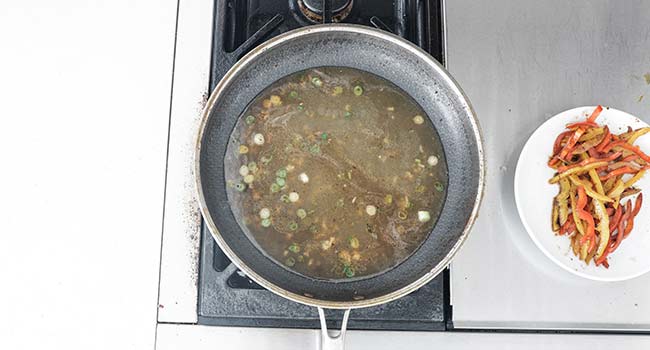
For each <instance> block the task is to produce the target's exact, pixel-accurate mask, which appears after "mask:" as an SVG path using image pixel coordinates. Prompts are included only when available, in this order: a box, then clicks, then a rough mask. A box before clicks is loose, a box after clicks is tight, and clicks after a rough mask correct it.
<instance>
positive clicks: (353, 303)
mask: <svg viewBox="0 0 650 350" xmlns="http://www.w3.org/2000/svg"><path fill="white" fill-rule="evenodd" d="M327 32H348V33H354V34H360V35H367V36H370V37H374V38H376V39H378V40H383V41H388V42H390V43H392V44H396V45H398V46H399V47H401V48H402V49H404V50H405V51H408V52H409V53H410V54H412V55H414V56H415V57H417V58H419V59H420V60H422V61H423V62H426V64H428V65H429V66H430V67H431V68H432V69H433V70H435V71H436V72H437V73H439V75H440V76H441V78H442V80H444V81H446V82H447V84H448V85H449V86H450V88H451V91H453V93H454V94H456V95H457V96H460V97H461V100H462V101H463V102H464V104H465V105H464V106H462V107H463V109H466V112H467V114H469V116H470V125H471V127H472V131H473V135H474V137H475V141H476V147H477V156H478V168H479V174H478V183H477V188H476V198H475V200H474V203H473V206H472V210H471V212H470V216H469V218H468V220H467V223H466V224H465V227H464V228H463V231H462V233H461V235H460V236H459V237H458V239H457V240H456V243H455V244H454V245H453V246H452V248H451V249H450V250H449V252H448V253H447V254H446V255H445V257H444V258H443V259H442V260H441V261H440V262H439V263H438V264H437V265H436V266H435V267H434V268H432V269H431V270H430V271H429V272H427V273H425V274H423V275H422V276H421V277H420V278H418V279H416V280H415V281H413V282H411V283H410V284H408V285H406V286H404V287H402V288H400V289H397V290H395V291H392V292H390V293H387V294H384V295H381V296H377V297H374V298H370V299H361V300H350V301H332V300H322V299H317V298H311V297H307V296H304V295H300V294H296V293H293V292H290V291H288V290H286V289H284V288H281V287H279V286H278V285H276V284H274V283H272V282H270V281H268V280H267V279H265V278H263V277H262V276H260V275H259V274H257V273H256V272H255V270H254V269H252V268H250V267H249V266H248V265H247V264H246V263H245V262H244V261H242V260H241V259H239V257H238V256H237V254H235V253H234V252H233V250H232V249H230V247H229V246H228V243H227V242H226V241H225V239H224V238H223V237H222V236H221V234H220V233H219V230H218V229H217V226H216V224H215V222H214V220H213V218H212V216H211V215H210V212H209V210H208V207H207V203H206V200H205V196H204V193H203V187H202V186H201V172H200V165H201V161H200V156H201V144H202V140H203V135H204V133H205V130H206V126H207V122H208V120H209V118H210V114H211V111H212V107H213V106H214V104H215V102H216V101H217V100H218V99H219V97H220V96H221V95H222V94H223V92H224V91H225V89H226V88H227V87H228V86H229V85H230V82H231V81H232V80H233V79H234V78H235V77H236V76H237V74H238V73H239V71H240V70H242V69H243V68H244V67H247V66H248V65H249V64H250V62H252V61H253V60H254V59H255V58H256V57H257V56H259V55H261V54H262V53H264V52H265V51H267V50H271V49H273V48H274V47H277V46H278V45H281V44H282V43H284V42H286V41H290V40H294V39H295V38H298V37H301V36H304V35H310V34H314V33H327ZM193 169H194V172H195V174H194V179H195V185H196V189H197V195H198V201H199V207H200V209H201V213H202V215H203V218H204V220H205V222H206V225H207V226H208V228H209V231H210V234H211V235H212V237H213V239H214V240H215V241H216V242H217V244H218V245H219V247H220V248H221V249H222V250H223V251H224V254H226V256H227V257H228V258H229V259H230V260H231V261H232V262H233V264H235V266H237V267H238V268H239V269H241V270H242V271H243V272H244V273H245V274H246V275H247V276H248V277H250V278H251V279H252V280H253V281H255V282H257V283H258V284H260V285H261V286H263V287H264V288H266V289H267V290H269V291H271V292H273V293H275V294H277V295H279V296H282V297H284V298H287V299H289V300H292V301H295V302H298V303H301V304H305V305H309V306H315V307H325V308H331V309H351V308H361V307H369V306H374V305H379V304H383V303H387V302H389V301H392V300H395V299H398V298H400V297H402V296H404V295H407V294H409V293H411V292H413V291H415V290H417V289H418V288H420V287H422V286H423V285H424V284H426V283H427V282H429V281H431V280H432V279H433V278H434V277H436V276H437V275H438V274H439V273H440V272H441V271H442V270H443V269H444V268H445V267H446V266H447V265H448V264H449V263H450V261H451V259H452V258H453V257H454V256H455V254H456V253H457V251H458V250H459V249H460V247H461V246H462V245H463V244H464V242H465V241H466V239H467V236H468V235H469V232H470V231H471V228H472V226H473V224H474V222H475V220H476V217H477V216H478V211H479V208H480V204H481V201H482V198H483V194H484V187H485V173H486V166H485V156H484V151H483V141H482V135H481V130H480V126H479V124H478V120H477V118H476V113H475V112H474V109H473V108H472V106H471V104H470V101H469V99H468V98H467V96H466V95H465V93H464V92H463V91H462V90H461V89H460V87H459V85H458V84H457V83H456V81H455V80H454V79H453V78H452V77H451V76H450V75H449V74H448V73H447V71H446V70H445V69H444V68H443V67H442V66H441V65H440V63H438V62H437V61H435V60H434V59H433V58H432V57H431V56H430V55H429V54H428V53H426V52H425V51H423V50H422V49H421V48H419V47H417V46H415V45H414V44H412V43H410V42H408V41H406V40H404V39H402V38H400V37H398V36H395V35H393V34H391V33H387V32H383V31H380V30H377V29H373V28H369V27H364V26H360V25H352V24H326V25H314V26H309V27H303V28H299V29H295V30H292V31H289V32H286V33H284V34H281V35H279V36H277V37H274V38H272V39H270V40H268V41H266V42H264V43H263V44H261V45H259V46H257V47H256V48H254V49H253V50H251V51H250V52H249V53H248V54H246V55H245V56H244V57H243V58H242V59H240V60H239V61H238V62H236V63H235V64H234V65H233V67H232V68H231V69H230V70H228V72H227V73H226V74H225V75H224V77H223V78H222V79H221V81H219V83H218V84H217V86H216V87H215V89H214V91H213V93H212V94H211V95H210V97H209V99H208V101H207V103H206V105H205V108H204V110H203V113H202V117H201V123H200V125H199V132H198V135H197V141H196V147H195V154H194V167H193ZM215 232H216V233H215Z"/></svg>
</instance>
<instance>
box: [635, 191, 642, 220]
mask: <svg viewBox="0 0 650 350" xmlns="http://www.w3.org/2000/svg"><path fill="white" fill-rule="evenodd" d="M642 204H643V193H639V195H638V196H637V197H636V202H635V203H634V211H633V212H632V216H636V214H638V213H639V210H641V205H642Z"/></svg>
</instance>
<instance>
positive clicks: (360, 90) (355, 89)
mask: <svg viewBox="0 0 650 350" xmlns="http://www.w3.org/2000/svg"><path fill="white" fill-rule="evenodd" d="M352 92H353V93H354V95H355V96H361V95H363V88H362V87H361V85H356V86H355V87H353V88H352Z"/></svg>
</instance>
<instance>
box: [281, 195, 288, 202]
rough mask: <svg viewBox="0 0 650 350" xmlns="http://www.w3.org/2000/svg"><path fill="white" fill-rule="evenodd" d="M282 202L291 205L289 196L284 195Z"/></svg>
mask: <svg viewBox="0 0 650 350" xmlns="http://www.w3.org/2000/svg"><path fill="white" fill-rule="evenodd" d="M280 200H281V201H283V202H285V203H289V196H288V195H286V194H283V195H281V196H280Z"/></svg>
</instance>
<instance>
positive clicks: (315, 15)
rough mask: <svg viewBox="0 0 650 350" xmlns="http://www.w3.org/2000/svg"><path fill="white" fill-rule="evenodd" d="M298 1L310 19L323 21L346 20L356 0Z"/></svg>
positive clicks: (301, 10)
mask: <svg viewBox="0 0 650 350" xmlns="http://www.w3.org/2000/svg"><path fill="white" fill-rule="evenodd" d="M296 2H297V3H298V8H299V9H300V12H302V14H303V15H305V17H306V18H307V19H308V20H310V21H311V22H314V23H322V22H340V21H342V20H344V19H345V17H347V16H348V15H349V14H350V11H351V10H352V5H353V3H354V0H296ZM328 5H329V6H328ZM328 7H329V9H328ZM323 9H324V10H323Z"/></svg>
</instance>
